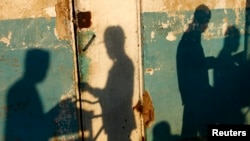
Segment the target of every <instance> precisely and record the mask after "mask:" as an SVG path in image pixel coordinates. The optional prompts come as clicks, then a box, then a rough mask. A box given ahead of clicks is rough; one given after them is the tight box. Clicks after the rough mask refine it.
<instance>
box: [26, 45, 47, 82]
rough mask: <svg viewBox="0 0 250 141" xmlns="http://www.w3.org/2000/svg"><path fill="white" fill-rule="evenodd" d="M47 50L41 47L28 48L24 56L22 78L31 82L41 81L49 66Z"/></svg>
mask: <svg viewBox="0 0 250 141" xmlns="http://www.w3.org/2000/svg"><path fill="white" fill-rule="evenodd" d="M49 60H50V57H49V52H47V51H45V50H42V49H30V50H28V51H27V54H26V58H25V72H24V78H26V79H28V80H29V81H31V82H33V83H38V82H41V81H42V80H43V79H44V78H45V76H46V73H47V69H48V67H49Z"/></svg>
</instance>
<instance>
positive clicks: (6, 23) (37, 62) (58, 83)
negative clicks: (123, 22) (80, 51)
mask: <svg viewBox="0 0 250 141" xmlns="http://www.w3.org/2000/svg"><path fill="white" fill-rule="evenodd" d="M64 2H66V1H64ZM66 4H69V2H68V3H66ZM56 5H57V11H61V10H64V11H67V12H69V11H70V9H69V5H68V6H66V8H65V5H63V4H62V3H61V1H56V0H52V1H46V0H42V1H41V0H39V1H37V0H31V1H28V0H13V1H8V0H3V1H1V4H0V7H1V8H0V9H1V10H0V72H1V73H0V78H1V79H0V86H1V88H0V107H1V108H0V140H4V139H6V140H41V141H44V140H49V139H51V140H78V139H79V138H78V118H77V107H76V105H75V101H74V98H75V97H76V90H77V88H76V78H75V73H76V71H75V69H74V68H75V62H74V60H75V59H74V58H75V57H74V56H75V52H74V49H73V43H72V42H73V39H72V38H71V36H72V35H71V29H70V25H69V23H70V22H69V20H70V19H69V16H70V15H67V16H66V17H64V16H65V14H64V15H58V14H56V10H55V6H56ZM58 5H60V6H58ZM60 14H62V13H60ZM57 16H60V17H57ZM62 17H63V18H65V19H64V23H62V24H60V23H58V22H62V20H61V19H60V18H62ZM58 19H59V20H58ZM58 26H59V27H60V28H58ZM61 31H62V32H61ZM62 39H67V40H62Z"/></svg>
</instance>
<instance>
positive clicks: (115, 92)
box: [82, 26, 136, 141]
mask: <svg viewBox="0 0 250 141" xmlns="http://www.w3.org/2000/svg"><path fill="white" fill-rule="evenodd" d="M104 41H105V46H106V50H107V54H108V56H109V58H110V59H111V60H112V61H113V65H112V67H111V69H110V70H109V75H108V79H107V83H106V86H105V88H103V89H101V88H93V87H91V86H90V85H88V84H87V83H82V90H83V91H84V90H85V91H89V92H90V93H91V94H93V95H94V96H96V97H98V98H99V102H100V105H101V108H102V118H103V128H104V130H105V133H106V134H107V136H108V141H129V140H131V139H130V136H131V132H132V130H133V129H135V128H136V124H135V118H134V114H133V108H132V107H133V105H132V97H133V86H134V66H133V63H132V61H131V59H130V58H129V57H128V56H127V55H126V53H125V48H124V43H125V35H124V32H123V30H122V28H121V27H120V26H111V27H108V28H107V29H106V30H105V33H104Z"/></svg>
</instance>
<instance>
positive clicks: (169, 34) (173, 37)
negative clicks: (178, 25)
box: [166, 31, 176, 41]
mask: <svg viewBox="0 0 250 141" xmlns="http://www.w3.org/2000/svg"><path fill="white" fill-rule="evenodd" d="M166 40H169V41H175V40H176V36H175V35H174V32H172V31H171V32H168V35H167V36H166Z"/></svg>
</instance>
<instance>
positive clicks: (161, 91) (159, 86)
mask: <svg viewBox="0 0 250 141" xmlns="http://www.w3.org/2000/svg"><path fill="white" fill-rule="evenodd" d="M200 4H204V5H206V6H208V7H209V9H210V10H211V19H210V22H209V24H208V28H207V30H206V31H205V33H204V34H203V35H202V41H201V43H202V45H203V49H204V53H205V56H213V57H215V58H217V57H218V55H219V53H220V51H221V50H222V48H223V46H224V39H225V32H226V30H227V28H228V27H229V26H235V27H236V28H237V29H238V31H239V33H240V39H239V47H238V50H237V51H236V52H235V53H237V52H243V53H247V52H248V43H246V42H245V41H246V34H245V27H246V26H247V25H246V20H245V17H246V6H247V1H245V0H232V1H226V0H205V1H204V0H192V1H191V0H190V1H189V0H187V1H181V0H176V1H172V0H156V1H150V0H145V1H143V2H142V42H143V50H144V52H143V53H144V54H143V56H144V58H143V59H144V87H145V89H146V90H147V91H149V93H150V94H151V97H152V101H153V105H154V109H155V122H154V124H153V125H152V126H151V127H150V128H148V129H147V130H146V131H147V132H146V133H147V140H157V139H159V138H157V136H158V137H161V139H160V140H163V139H165V140H166V139H175V138H178V137H179V136H180V134H181V128H182V116H183V105H182V102H181V97H180V92H179V87H178V78H177V68H176V53H177V46H178V43H179V42H180V39H181V37H182V34H183V33H184V32H185V31H186V30H187V28H188V25H189V23H190V22H191V21H192V19H193V13H194V10H195V9H196V8H197V6H199V5H200ZM245 59H246V56H245ZM247 76H248V75H246V76H245V77H247ZM213 77H214V76H213V69H210V70H209V83H210V85H211V86H213V85H214V80H213ZM190 83H192V80H190ZM242 91H244V90H242ZM234 104H235V106H237V103H234ZM210 105H211V106H212V105H213V104H212V103H210ZM231 108H232V107H231ZM247 108H248V106H246V107H242V109H241V110H242V111H243V112H242V114H243V115H244V117H245V123H248V122H249V113H247V112H245V111H246V110H247ZM229 109H230V108H229ZM203 110H205V109H203ZM190 128H192V127H190ZM160 130H161V131H166V134H167V135H165V136H164V135H162V136H161V134H157V131H158V132H159V131H160Z"/></svg>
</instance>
